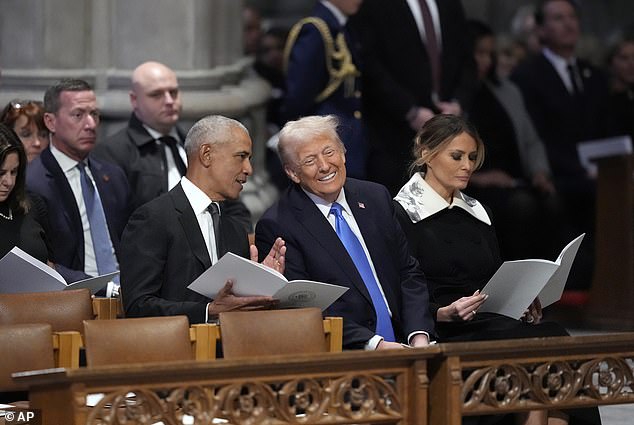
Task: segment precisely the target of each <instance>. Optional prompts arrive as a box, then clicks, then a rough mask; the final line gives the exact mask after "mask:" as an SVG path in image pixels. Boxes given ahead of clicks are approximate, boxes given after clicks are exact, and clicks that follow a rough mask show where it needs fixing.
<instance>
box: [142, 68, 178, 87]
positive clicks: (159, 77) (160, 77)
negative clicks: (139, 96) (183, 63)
mask: <svg viewBox="0 0 634 425" xmlns="http://www.w3.org/2000/svg"><path fill="white" fill-rule="evenodd" d="M139 83H140V85H141V87H142V88H143V90H145V91H152V90H159V89H163V90H172V89H177V88H178V79H177V78H176V74H174V73H173V72H171V71H168V70H156V71H155V72H147V73H145V74H143V75H142V78H140V79H139Z"/></svg>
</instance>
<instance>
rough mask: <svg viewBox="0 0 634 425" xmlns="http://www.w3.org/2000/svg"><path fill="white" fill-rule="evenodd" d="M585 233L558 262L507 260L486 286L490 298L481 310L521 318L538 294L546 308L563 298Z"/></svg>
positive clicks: (572, 242) (564, 250)
mask: <svg viewBox="0 0 634 425" xmlns="http://www.w3.org/2000/svg"><path fill="white" fill-rule="evenodd" d="M584 236H585V233H583V234H581V235H579V236H578V237H576V238H575V239H574V240H572V241H571V242H570V243H569V244H568V245H566V247H565V248H564V249H563V250H562V251H561V254H559V257H558V258H557V260H555V261H548V260H516V261H505V262H504V263H503V264H502V265H501V266H500V268H499V269H498V270H497V271H496V272H495V274H494V275H493V277H491V279H490V280H489V282H488V283H487V284H486V286H485V287H484V288H482V293H483V294H487V295H488V296H489V297H488V298H487V300H486V301H485V302H484V304H482V307H480V309H479V310H480V311H483V312H491V313H498V314H503V315H505V316H508V317H512V318H514V319H519V318H520V317H522V315H523V314H524V311H526V309H527V308H528V306H529V305H530V304H531V303H532V302H533V300H534V299H535V298H537V297H539V301H540V302H541V304H542V307H546V306H549V305H551V304H552V303H554V302H556V301H559V299H560V298H561V295H562V293H563V291H564V287H565V286H566V281H567V280H568V274H570V269H571V267H572V263H573V261H574V259H575V256H576V255H577V251H578V250H579V246H580V245H581V241H582V240H583V237H584Z"/></svg>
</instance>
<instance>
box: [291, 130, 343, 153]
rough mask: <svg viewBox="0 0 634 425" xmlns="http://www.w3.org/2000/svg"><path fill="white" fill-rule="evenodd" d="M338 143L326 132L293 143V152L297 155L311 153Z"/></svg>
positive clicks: (335, 145)
mask: <svg viewBox="0 0 634 425" xmlns="http://www.w3.org/2000/svg"><path fill="white" fill-rule="evenodd" d="M337 146H338V143H337V141H336V140H335V139H333V138H332V137H330V136H328V135H326V134H320V135H317V136H314V137H312V138H310V139H308V140H303V141H300V142H298V143H297V144H296V145H295V152H297V153H298V155H312V154H314V153H317V152H321V151H322V150H324V149H326V148H329V147H337Z"/></svg>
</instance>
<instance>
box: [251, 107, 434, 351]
mask: <svg viewBox="0 0 634 425" xmlns="http://www.w3.org/2000/svg"><path fill="white" fill-rule="evenodd" d="M278 148H279V152H280V158H281V160H282V163H283V165H284V169H285V172H286V174H287V175H288V177H289V178H290V179H291V181H292V184H291V185H290V186H289V188H288V189H287V190H286V191H285V192H284V193H283V194H282V195H281V197H280V200H279V201H278V202H277V203H276V204H275V205H273V206H272V207H271V208H270V209H269V210H268V211H266V212H265V213H264V215H263V216H262V218H261V219H260V221H259V222H258V224H257V226H256V231H255V235H256V245H257V247H258V249H259V250H260V252H266V250H267V249H269V248H270V247H271V246H274V243H275V239H276V237H277V236H276V235H279V236H280V237H282V238H283V239H284V240H285V242H286V244H287V246H288V251H287V256H286V272H285V276H286V277H287V278H288V279H289V280H291V279H310V280H317V281H321V282H328V283H332V284H336V285H341V286H345V287H348V288H349V290H348V291H347V292H346V293H345V294H344V295H343V296H342V297H341V298H339V299H338V300H337V301H335V302H334V303H333V304H332V305H331V306H330V307H329V308H328V309H327V310H326V313H327V314H330V315H335V316H342V317H343V326H344V330H343V332H344V335H343V343H344V347H345V348H365V349H384V348H400V347H402V345H401V344H400V343H409V344H410V345H414V346H424V345H427V344H428V343H429V337H430V335H433V333H434V325H433V321H432V317H431V314H430V312H429V306H428V294H427V286H426V282H425V278H424V276H423V275H422V273H421V272H420V271H419V268H418V263H417V262H416V260H415V259H414V258H413V257H411V256H410V255H409V253H408V247H407V241H406V239H405V235H404V234H403V231H402V230H401V228H400V226H399V224H398V222H397V220H396V217H395V215H394V209H393V207H392V199H391V197H390V194H389V193H388V191H387V190H386V189H385V187H383V186H381V185H378V184H376V183H370V182H365V181H362V180H356V179H352V178H346V167H345V162H346V158H345V148H344V146H343V144H342V143H341V140H340V139H339V137H338V136H337V119H336V117H334V116H332V115H328V116H311V117H305V118H302V119H300V120H297V121H291V122H288V123H287V124H286V125H285V126H284V128H283V129H282V131H281V132H280V143H279V146H278ZM351 234H354V236H352V235H351ZM351 241H352V242H351Z"/></svg>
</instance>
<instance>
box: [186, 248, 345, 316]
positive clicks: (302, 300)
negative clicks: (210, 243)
mask: <svg viewBox="0 0 634 425" xmlns="http://www.w3.org/2000/svg"><path fill="white" fill-rule="evenodd" d="M229 279H231V280H232V281H233V293H234V294H236V295H241V296H248V295H264V296H271V297H273V298H276V299H279V300H280V308H298V307H319V308H321V309H322V310H324V309H326V308H328V306H329V305H330V304H332V303H333V302H335V301H336V300H337V298H339V297H340V296H341V295H343V293H344V292H346V291H347V290H348V288H346V287H343V286H338V285H332V284H330V283H323V282H315V281H312V280H292V281H290V282H289V281H288V280H287V279H286V278H285V277H284V276H283V275H282V274H281V273H278V272H277V271H275V270H273V269H271V268H269V267H266V266H264V265H262V264H259V263H256V262H254V261H251V260H247V259H246V258H242V257H240V256H238V255H235V254H233V253H231V252H228V253H226V254H225V255H223V256H222V258H221V259H220V260H218V262H217V263H216V264H214V265H213V266H211V267H210V268H208V269H207V270H206V271H205V272H204V273H203V274H201V275H200V276H199V277H198V278H197V279H196V280H194V281H193V282H192V283H191V284H190V285H189V286H188V288H189V289H191V290H192V291H196V292H198V293H199V294H202V295H204V296H206V297H209V298H214V297H215V296H216V294H217V293H218V292H219V291H220V290H221V289H222V288H223V286H225V283H226V282H227V280H229Z"/></svg>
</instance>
